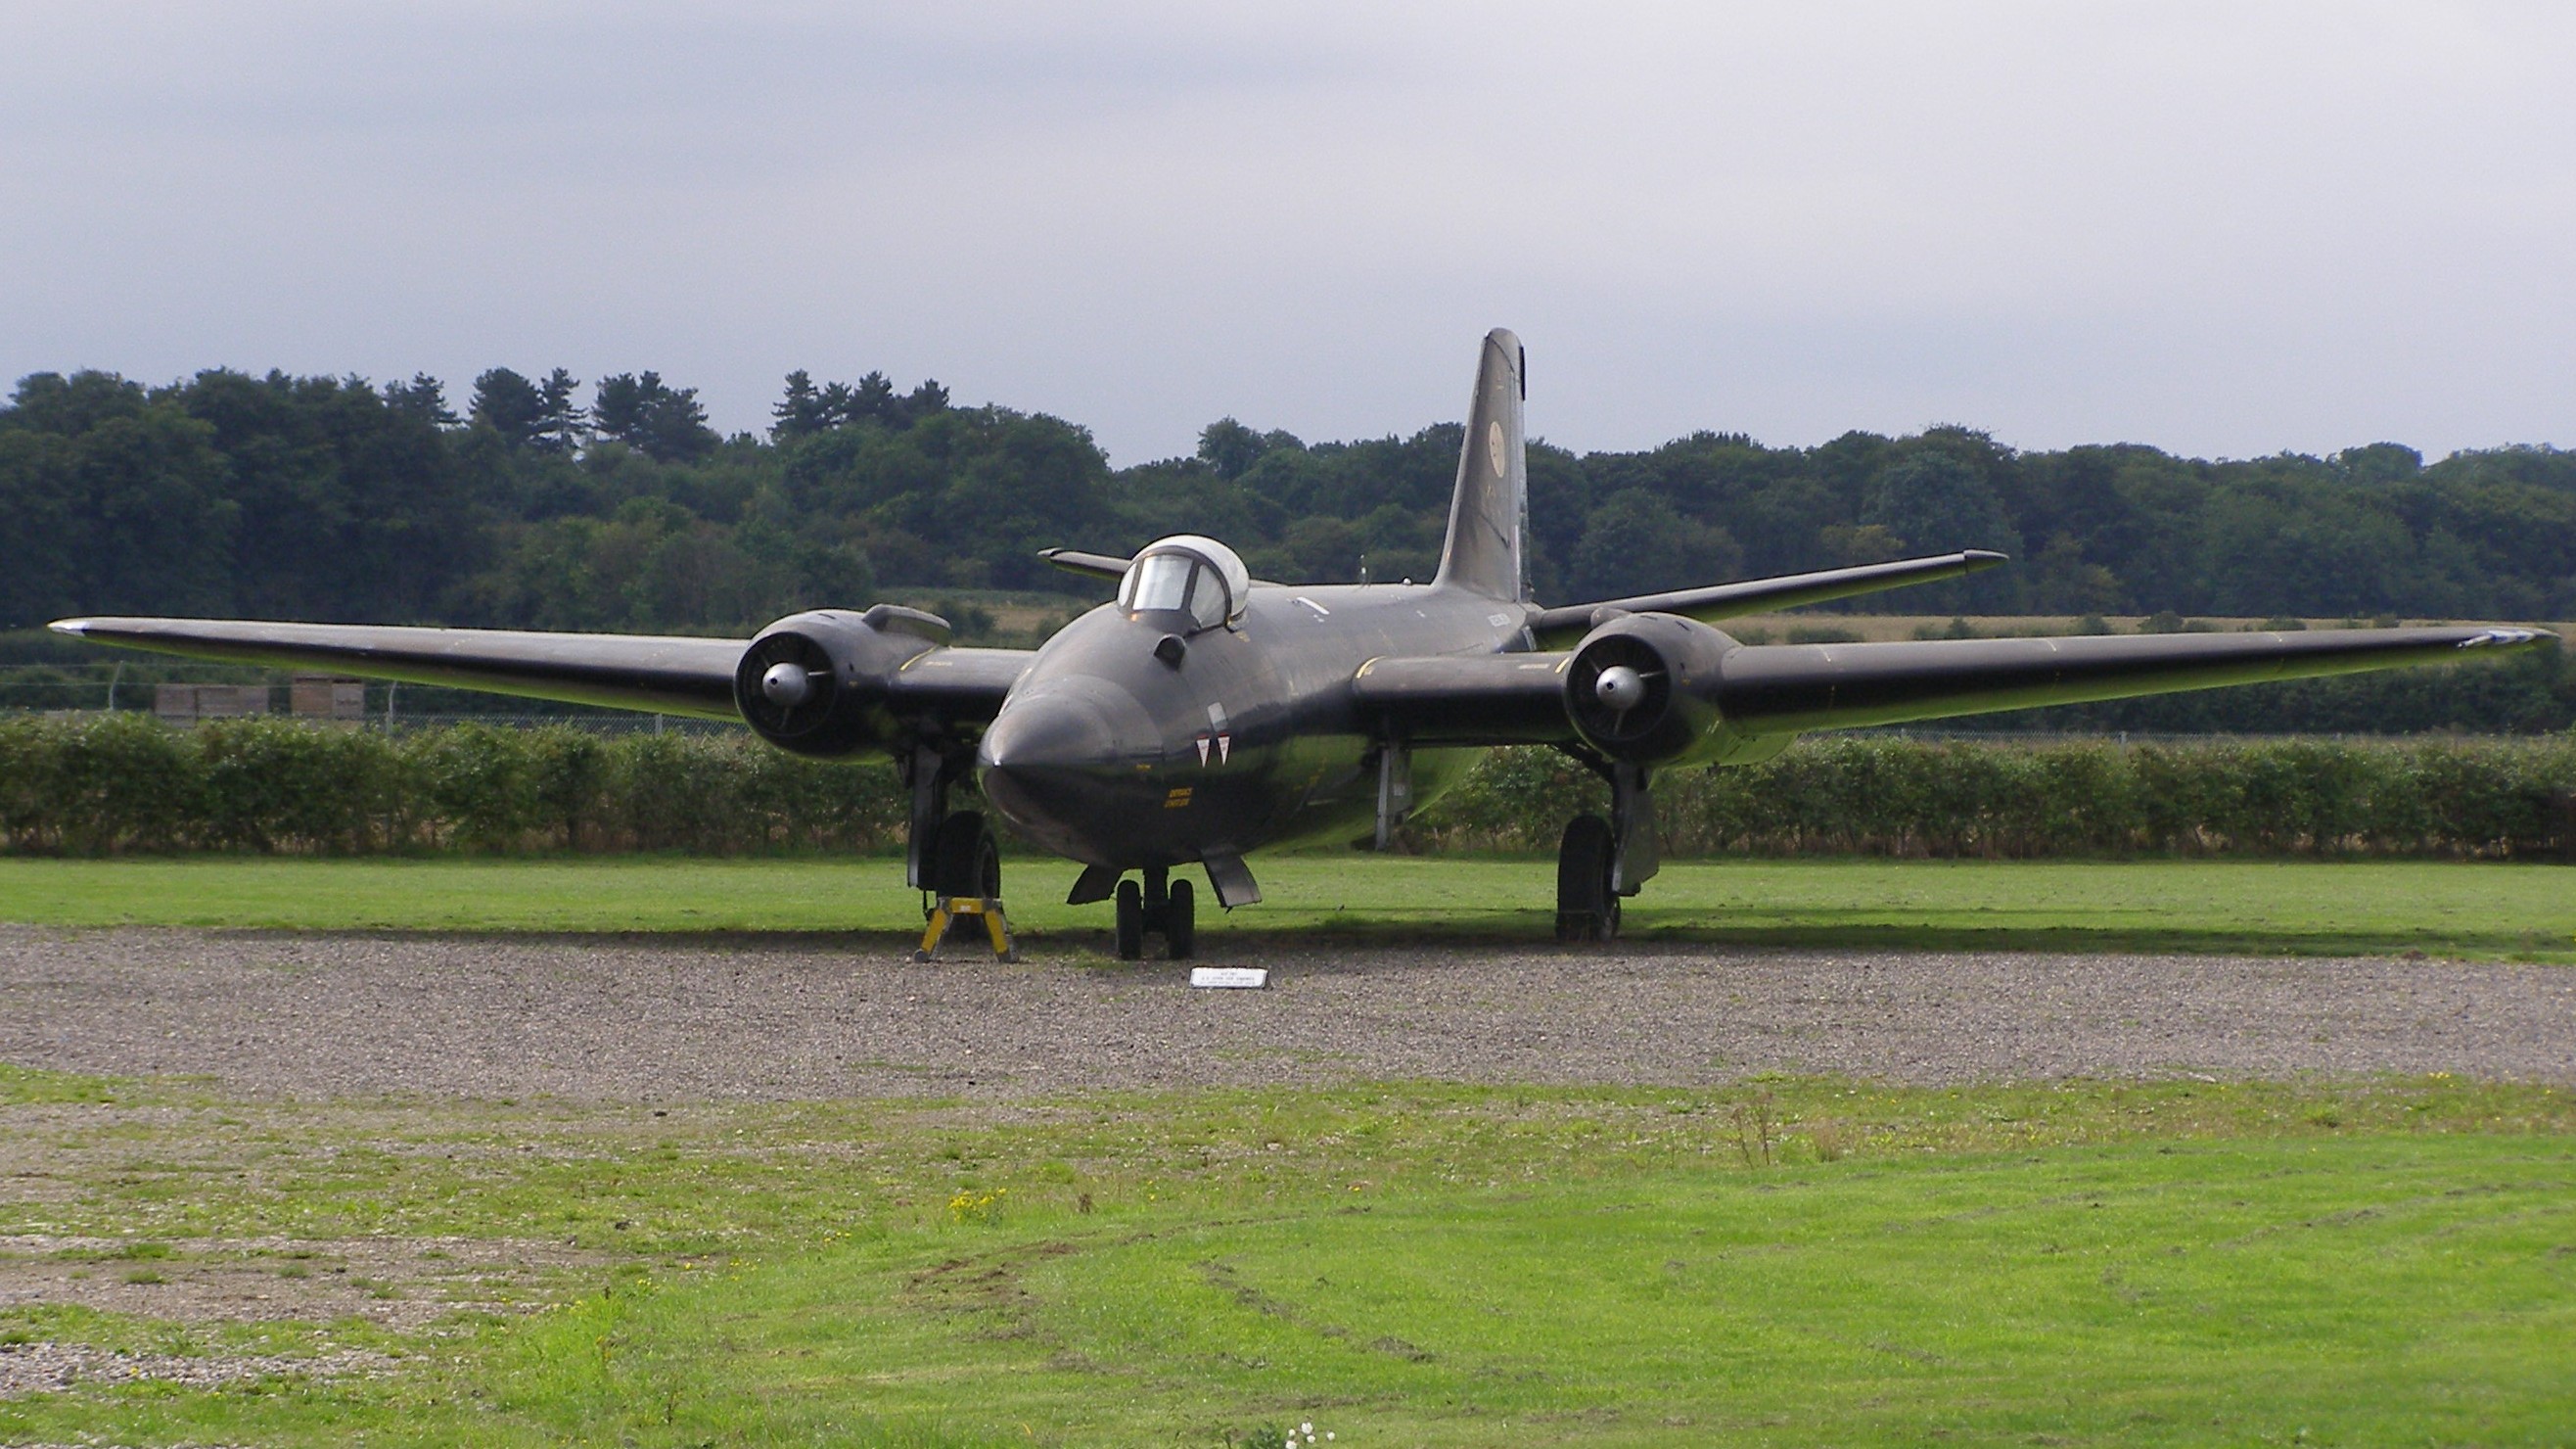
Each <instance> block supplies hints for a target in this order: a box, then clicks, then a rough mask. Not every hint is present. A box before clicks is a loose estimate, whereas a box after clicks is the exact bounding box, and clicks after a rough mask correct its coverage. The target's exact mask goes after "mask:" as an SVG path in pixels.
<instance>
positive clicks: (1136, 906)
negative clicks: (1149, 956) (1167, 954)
mask: <svg viewBox="0 0 2576 1449" xmlns="http://www.w3.org/2000/svg"><path fill="white" fill-rule="evenodd" d="M1144 956H1145V890H1144V887H1142V886H1139V885H1138V884H1136V883H1135V882H1134V881H1132V880H1122V881H1120V882H1119V883H1118V959H1119V960H1121V961H1141V960H1143V959H1144Z"/></svg>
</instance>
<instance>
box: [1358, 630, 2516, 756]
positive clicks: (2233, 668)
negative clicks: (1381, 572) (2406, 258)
mask: <svg viewBox="0 0 2576 1449" xmlns="http://www.w3.org/2000/svg"><path fill="white" fill-rule="evenodd" d="M1629 617H1630V618H1631V619H1634V620H1638V621H1640V622H1642V621H1645V620H1648V619H1653V618H1658V617H1660V618H1662V619H1663V620H1664V621H1665V623H1666V624H1667V625H1669V626H1674V627H1670V628H1663V629H1657V630H1652V631H1647V630H1640V631H1638V632H1637V634H1636V635H1635V636H1634V637H1628V636H1626V635H1625V633H1624V631H1621V632H1622V637H1620V638H1618V639H1616V640H1613V641H1610V642H1615V643H1618V644H1620V645H1622V646H1623V648H1624V649H1625V650H1626V651H1627V652H1623V653H1621V654H1619V655H1617V656H1616V657H1615V658H1613V659H1611V660H1609V661H1607V662H1606V663H1593V664H1591V665H1590V666H1589V667H1588V668H1587V662H1586V660H1587V656H1588V655H1589V654H1590V653H1591V648H1592V646H1591V645H1588V644H1587V645H1586V646H1585V647H1584V648H1582V649H1577V650H1567V651H1563V652H1554V653H1530V654H1486V655H1467V656H1455V655H1444V656H1437V657H1424V658H1387V659H1372V660H1370V661H1369V662H1368V663H1367V664H1365V665H1362V666H1361V667H1360V669H1359V671H1358V673H1357V674H1356V675H1355V676H1354V677H1353V678H1352V680H1351V693H1352V696H1353V698H1354V700H1355V701H1356V702H1357V703H1358V705H1359V706H1360V708H1361V710H1362V712H1363V713H1364V714H1367V715H1369V716H1371V717H1373V718H1375V719H1377V720H1379V721H1382V722H1383V723H1384V725H1386V726H1387V727H1388V728H1389V730H1390V731H1391V732H1393V733H1397V734H1400V735H1401V736H1402V737H1403V738H1405V739H1406V740H1407V741H1409V742H1412V743H1416V744H1448V745H1517V744H1556V745H1573V744H1577V743H1588V742H1591V741H1590V740H1589V735H1588V734H1587V731H1586V729H1585V728H1584V726H1583V724H1582V723H1580V722H1579V721H1578V718H1577V712H1576V709H1575V708H1574V706H1575V705H1576V704H1577V703H1578V701H1577V699H1576V694H1577V691H1578V690H1579V689H1580V688H1582V687H1584V686H1586V685H1593V686H1597V685H1598V681H1599V679H1600V677H1601V675H1602V673H1603V672H1604V669H1605V668H1607V667H1609V665H1610V664H1618V665H1626V666H1628V667H1630V668H1631V669H1635V670H1637V671H1638V672H1639V674H1640V676H1641V688H1643V690H1644V696H1643V698H1642V700H1641V701H1639V702H1638V703H1636V704H1634V705H1633V706H1631V709H1633V710H1634V711H1636V712H1637V714H1636V715H1635V716H1634V717H1632V716H1630V715H1626V714H1623V715H1622V716H1620V719H1619V723H1618V729H1617V733H1618V734H1620V735H1621V736H1622V737H1635V738H1644V737H1646V736H1647V735H1648V734H1650V733H1652V732H1653V727H1652V725H1651V724H1650V723H1649V722H1648V721H1646V720H1645V719H1644V718H1643V717H1642V716H1643V712H1644V711H1648V710H1675V711H1678V712H1679V713H1678V715H1677V716H1676V717H1677V718H1679V717H1688V718H1689V719H1690V721H1691V723H1689V724H1688V725H1687V727H1686V728H1687V729H1688V730H1689V731H1691V732H1692V733H1691V734H1690V735H1689V738H1690V739H1691V741H1692V744H1691V747H1690V748H1688V749H1686V750H1683V751H1680V752H1679V753H1678V755H1677V756H1676V757H1677V758H1681V759H1702V760H1750V759H1756V758H1760V757H1761V755H1762V754H1763V753H1766V750H1764V749H1762V748H1758V747H1756V745H1755V742H1756V741H1764V742H1771V743H1772V745H1773V747H1776V743H1785V742H1786V740H1787V739H1788V738H1789V737H1790V736H1792V735H1797V734H1801V733H1804V732H1806V731H1809V730H1826V729H1854V728H1859V727H1861V726H1865V725H1884V724H1901V723H1905V722H1908V721H1912V720H1926V719H1944V718H1948V717H1951V716H1956V715H1966V714H1984V713H1991V712H1994V711H1999V710H2012V709H2030V708H2033V707H2036V706H2040V705H2052V704H2080V703H2084V702H2087V701H2092V700H2103V699H2125V698H2128V697H2131V696H2134V695H2141V694H2162V693H2168V692H2175V691H2181V690H2190V689H2214V688H2217V687H2220V686H2223V685H2231V684H2253V683H2259V682H2263V681H2267V680H2280V679H2307V678H2314V677H2316V676H2319V675H2328V674H2355V673H2360V672H2363V671H2366V670H2374V669H2393V668H2399V667H2403V666H2407V665H2416V664H2447V663H2457V662H2460V661H2464V660H2469V659H2477V658H2485V657H2493V656H2497V655H2501V654H2505V653H2508V652H2512V651H2516V650H2521V649H2527V648H2534V647H2539V646H2541V645H2545V644H2551V643H2555V642H2557V636H2555V635H2552V634H2548V633H2545V632H2543V631H2540V630H2536V629H2514V628H2499V627H2493V626H2485V625H2462V626H2458V627H2452V628H2414V629H2319V630H2310V631H2304V632H2298V633H2262V634H2146V635H2139V634H2131V635H2117V636H2086V637H2076V638H2054V639H1939V640H1921V641H1913V642H1906V643H1891V644H1771V645H1751V644H1738V643H1736V642H1735V641H1734V640H1732V639H1730V638H1728V637H1727V636H1726V635H1724V634H1722V633H1719V632H1718V631H1717V630H1714V629H1709V628H1707V627H1705V626H1703V625H1696V624H1691V623H1689V622H1687V621H1684V620H1679V619H1673V618H1671V616H1668V615H1667V616H1654V615H1632V616H1629ZM1605 632H1610V631H1605ZM1675 641H1679V642H1680V644H1681V647H1680V648H1678V649H1677V648H1675V647H1674V644H1675ZM1640 647H1642V648H1645V649H1647V650H1648V651H1649V653H1648V654H1647V655H1644V656H1641V655H1639V654H1637V653H1636V652H1634V651H1635V650H1636V649H1637V648H1640ZM1656 649H1663V650H1667V651H1670V652H1669V653H1668V654H1667V655H1665V656H1664V657H1661V658H1658V657H1656V656H1655V655H1654V654H1653V653H1652V651H1654V650H1656ZM1605 697H1606V691H1605ZM1583 715H1584V716H1585V718H1586V719H1589V720H1591V721H1593V722H1594V723H1595V724H1596V725H1597V724H1598V722H1599V721H1600V720H1601V719H1602V718H1604V716H1603V715H1602V714H1601V707H1600V706H1598V705H1594V704H1588V703H1587V704H1586V705H1585V708H1584V710H1583ZM1631 726H1633V730H1632V729H1631ZM1658 737H1659V738H1664V739H1671V738H1675V737H1674V736H1670V735H1662V736H1658Z"/></svg>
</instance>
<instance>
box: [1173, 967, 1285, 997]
mask: <svg viewBox="0 0 2576 1449" xmlns="http://www.w3.org/2000/svg"><path fill="white" fill-rule="evenodd" d="M1190 984H1191V985H1192V986H1215V987H1235V988H1238V989H1241V988H1249V989H1251V990H1254V991H1259V990H1261V989H1262V988H1263V987H1265V986H1268V985H1269V984H1270V973H1269V972H1268V971H1266V970H1263V969H1262V968H1261V967H1258V966H1193V967H1191V968H1190Z"/></svg>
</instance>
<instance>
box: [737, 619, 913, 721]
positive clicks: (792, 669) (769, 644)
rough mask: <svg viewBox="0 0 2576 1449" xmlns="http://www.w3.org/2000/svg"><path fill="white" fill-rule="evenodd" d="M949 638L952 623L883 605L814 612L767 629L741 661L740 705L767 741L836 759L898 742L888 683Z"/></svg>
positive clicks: (744, 653)
mask: <svg viewBox="0 0 2576 1449" xmlns="http://www.w3.org/2000/svg"><path fill="white" fill-rule="evenodd" d="M947 642H948V623H947V621H946V620H944V619H941V618H940V617H939V616H937V615H935V614H925V613H922V612H920V611H919V610H917V609H905V608H898V607H896V606H894V605H891V604H879V605H877V606H876V607H875V608H873V609H870V610H868V611H867V612H866V613H864V614H859V613H851V612H849V611H847V610H842V609H814V610H810V611H808V612H806V613H802V614H790V615H788V616H787V617H786V618H784V619H781V620H779V621H778V622H777V623H775V624H772V625H770V626H769V627H768V628H766V629H763V630H761V631H760V633H759V635H758V636H757V637H755V638H754V639H753V640H752V641H751V647H750V648H748V649H745V650H744V651H743V653H742V662H741V663H740V664H737V665H735V666H734V672H733V698H734V707H735V708H737V709H739V710H741V711H742V717H743V719H744V720H745V721H746V722H748V723H749V724H750V725H751V727H752V730H753V731H754V732H755V733H757V734H758V735H759V736H760V737H761V738H762V739H765V740H767V741H769V742H770V743H771V744H773V745H776V746H778V747H779V748H781V749H785V750H792V751H794V752H795V753H797V754H800V755H815V756H819V757H822V758H826V759H829V758H836V757H839V756H843V755H855V754H861V753H865V752H869V751H875V750H883V749H887V748H889V747H891V745H892V744H893V743H894V741H895V739H896V735H897V731H896V725H895V720H894V717H893V715H892V713H891V712H889V711H888V710H887V709H886V707H885V706H886V691H887V687H888V682H889V681H891V680H892V679H893V678H894V675H895V673H896V671H898V670H900V669H901V668H903V666H904V665H905V664H906V663H908V662H909V661H910V660H912V659H913V658H914V657H915V656H916V655H919V654H921V653H923V652H925V651H927V650H929V649H931V648H933V647H935V646H937V645H941V644H945V643H947Z"/></svg>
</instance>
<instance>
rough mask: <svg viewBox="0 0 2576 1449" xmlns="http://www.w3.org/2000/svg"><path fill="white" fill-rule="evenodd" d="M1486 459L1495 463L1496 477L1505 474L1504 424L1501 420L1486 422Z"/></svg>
mask: <svg viewBox="0 0 2576 1449" xmlns="http://www.w3.org/2000/svg"><path fill="white" fill-rule="evenodd" d="M1485 461H1487V462H1488V463H1491V464H1493V467H1494V476H1495V477H1497V478H1500V477H1501V476H1503V425H1502V424H1501V423H1500V422H1491V423H1487V424H1485Z"/></svg>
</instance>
